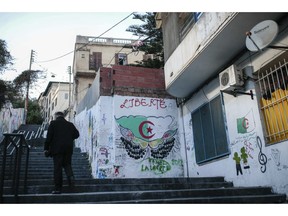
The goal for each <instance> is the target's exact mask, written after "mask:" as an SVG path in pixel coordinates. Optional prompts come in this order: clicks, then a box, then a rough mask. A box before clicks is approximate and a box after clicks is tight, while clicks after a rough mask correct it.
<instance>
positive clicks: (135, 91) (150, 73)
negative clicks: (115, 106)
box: [100, 65, 173, 98]
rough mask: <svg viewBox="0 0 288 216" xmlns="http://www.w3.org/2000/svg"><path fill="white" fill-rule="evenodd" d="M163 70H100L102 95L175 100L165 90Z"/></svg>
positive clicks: (129, 67) (103, 68)
mask: <svg viewBox="0 0 288 216" xmlns="http://www.w3.org/2000/svg"><path fill="white" fill-rule="evenodd" d="M164 79H165V77H164V71H163V69H154V68H144V67H135V66H122V65H115V66H113V67H112V68H105V67H102V68H101V69H100V95H103V96H111V95H113V94H117V95H122V96H136V97H155V98H173V97H172V96H171V95H169V94H168V93H167V92H166V90H165V80H164Z"/></svg>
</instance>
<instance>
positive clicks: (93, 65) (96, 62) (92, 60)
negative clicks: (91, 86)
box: [89, 52, 102, 71]
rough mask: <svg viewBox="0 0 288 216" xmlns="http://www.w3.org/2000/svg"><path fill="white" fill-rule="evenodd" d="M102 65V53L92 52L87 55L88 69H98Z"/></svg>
mask: <svg viewBox="0 0 288 216" xmlns="http://www.w3.org/2000/svg"><path fill="white" fill-rule="evenodd" d="M100 67H102V53H101V52H93V53H92V54H90V55H89V70H95V71H98V69H99V68H100Z"/></svg>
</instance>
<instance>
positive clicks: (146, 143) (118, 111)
mask: <svg viewBox="0 0 288 216" xmlns="http://www.w3.org/2000/svg"><path fill="white" fill-rule="evenodd" d="M177 119H178V109H177V107H176V102H175V100H172V99H161V98H147V97H131V96H117V95H115V96H113V97H110V96H101V97H100V99H99V100H98V101H97V103H96V104H95V106H93V107H92V108H91V109H89V110H84V111H82V112H81V113H79V114H77V116H76V117H75V124H76V126H77V128H78V129H79V131H80V138H79V139H77V141H76V146H78V147H80V148H81V150H82V151H84V152H87V153H88V155H89V160H90V162H91V168H92V173H93V176H94V177H95V178H154V177H155V178H156V177H157V178H159V177H184V163H183V161H185V157H183V156H185V151H184V148H183V147H182V146H181V144H180V140H179V132H178V120H177Z"/></svg>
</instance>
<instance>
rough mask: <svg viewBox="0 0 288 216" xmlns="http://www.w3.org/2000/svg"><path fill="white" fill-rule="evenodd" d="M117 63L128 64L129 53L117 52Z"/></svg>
mask: <svg viewBox="0 0 288 216" xmlns="http://www.w3.org/2000/svg"><path fill="white" fill-rule="evenodd" d="M115 64H116V65H127V64H128V61H127V54H125V53H116V54H115Z"/></svg>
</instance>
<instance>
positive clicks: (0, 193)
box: [0, 136, 8, 203]
mask: <svg viewBox="0 0 288 216" xmlns="http://www.w3.org/2000/svg"><path fill="white" fill-rule="evenodd" d="M7 143H8V140H7V137H6V136H5V140H4V148H3V159H2V170H1V179H0V180H1V182H0V201H1V203H2V202H3V190H4V176H5V167H6V153H7Z"/></svg>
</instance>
